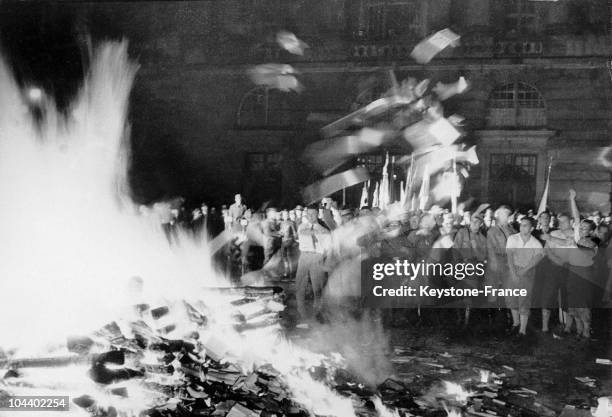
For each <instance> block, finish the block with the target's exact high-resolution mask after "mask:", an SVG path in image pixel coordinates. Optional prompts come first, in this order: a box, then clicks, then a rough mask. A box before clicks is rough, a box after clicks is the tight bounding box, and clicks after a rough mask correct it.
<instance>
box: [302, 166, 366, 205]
mask: <svg viewBox="0 0 612 417" xmlns="http://www.w3.org/2000/svg"><path fill="white" fill-rule="evenodd" d="M368 179H370V173H369V172H368V170H367V169H366V168H364V167H358V168H354V169H350V170H348V171H344V172H341V173H339V174H335V175H332V176H330V177H328V178H325V179H322V180H320V181H317V182H315V183H313V184H310V185H309V186H307V187H305V188H304V190H303V191H302V196H303V198H304V202H305V203H306V204H312V203H314V202H316V201H319V200H321V199H322V198H323V197H326V196H328V195H330V194H333V193H335V192H336V191H340V190H342V189H343V188H347V187H350V186H352V185H355V184H359V183H362V182H364V181H367V180H368Z"/></svg>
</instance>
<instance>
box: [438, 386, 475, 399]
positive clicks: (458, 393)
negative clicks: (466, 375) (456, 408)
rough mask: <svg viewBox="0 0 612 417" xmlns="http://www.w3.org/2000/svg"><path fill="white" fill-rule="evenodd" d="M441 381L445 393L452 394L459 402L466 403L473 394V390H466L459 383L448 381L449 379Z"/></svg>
mask: <svg viewBox="0 0 612 417" xmlns="http://www.w3.org/2000/svg"><path fill="white" fill-rule="evenodd" d="M443 382H444V389H445V391H446V394H447V395H450V396H454V397H455V398H456V399H457V401H458V402H460V403H467V400H468V398H469V397H471V396H472V395H474V393H473V392H470V391H466V390H465V389H464V388H463V387H462V386H461V385H459V384H457V383H455V382H450V381H443Z"/></svg>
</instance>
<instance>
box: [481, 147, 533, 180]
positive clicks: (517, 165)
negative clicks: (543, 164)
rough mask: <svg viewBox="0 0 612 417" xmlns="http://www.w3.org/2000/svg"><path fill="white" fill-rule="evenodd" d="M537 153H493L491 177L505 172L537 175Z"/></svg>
mask: <svg viewBox="0 0 612 417" xmlns="http://www.w3.org/2000/svg"><path fill="white" fill-rule="evenodd" d="M536 161H537V155H531V154H502V153H498V154H491V165H490V173H491V178H496V177H499V176H500V175H501V174H500V173H503V172H507V171H508V168H509V170H510V171H512V172H514V171H517V172H520V173H522V174H523V175H525V176H527V175H528V176H530V177H535V175H536Z"/></svg>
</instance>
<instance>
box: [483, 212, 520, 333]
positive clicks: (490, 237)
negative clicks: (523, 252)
mask: <svg viewBox="0 0 612 417" xmlns="http://www.w3.org/2000/svg"><path fill="white" fill-rule="evenodd" d="M511 214H512V210H510V207H508V206H506V205H502V206H499V207H498V208H497V210H495V214H494V217H495V219H494V220H493V221H492V222H491V224H493V223H494V224H493V226H491V227H490V228H489V229H488V231H487V269H486V272H485V274H486V277H487V283H489V284H490V285H492V286H493V287H496V288H503V286H504V284H505V283H506V282H507V281H508V279H509V274H510V272H509V266H508V256H507V252H506V243H507V241H508V237H510V236H511V235H513V234H515V233H516V231H515V229H514V228H513V227H512V226H511V225H510V223H509V221H510V215H511ZM484 220H485V225H486V221H487V217H486V213H485V219H484ZM498 301H499V300H497V299H496V298H495V297H489V302H491V303H492V304H493V305H494V306H499V303H498ZM491 313H492V317H491V319H492V320H494V321H496V322H497V325H496V327H498V326H499V327H501V326H503V327H505V325H506V323H505V316H504V315H502V314H501V312H500V311H491ZM502 322H503V324H502ZM491 324H492V323H491ZM497 330H500V329H499V328H498V329H497Z"/></svg>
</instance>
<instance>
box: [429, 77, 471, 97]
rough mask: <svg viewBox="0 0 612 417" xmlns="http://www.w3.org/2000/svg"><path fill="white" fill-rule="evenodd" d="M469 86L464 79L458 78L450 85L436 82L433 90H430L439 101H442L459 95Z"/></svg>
mask: <svg viewBox="0 0 612 417" xmlns="http://www.w3.org/2000/svg"><path fill="white" fill-rule="evenodd" d="M468 87H469V84H468V82H467V80H466V79H465V78H464V77H459V79H458V80H457V81H456V82H454V83H451V84H443V83H441V82H438V83H437V84H436V85H435V87H434V88H432V90H433V92H434V93H436V94H437V95H438V98H439V99H440V100H441V101H444V100H446V99H448V98H451V97H452V96H454V95H457V94H461V93H463V92H464V91H465V90H467V89H468Z"/></svg>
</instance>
